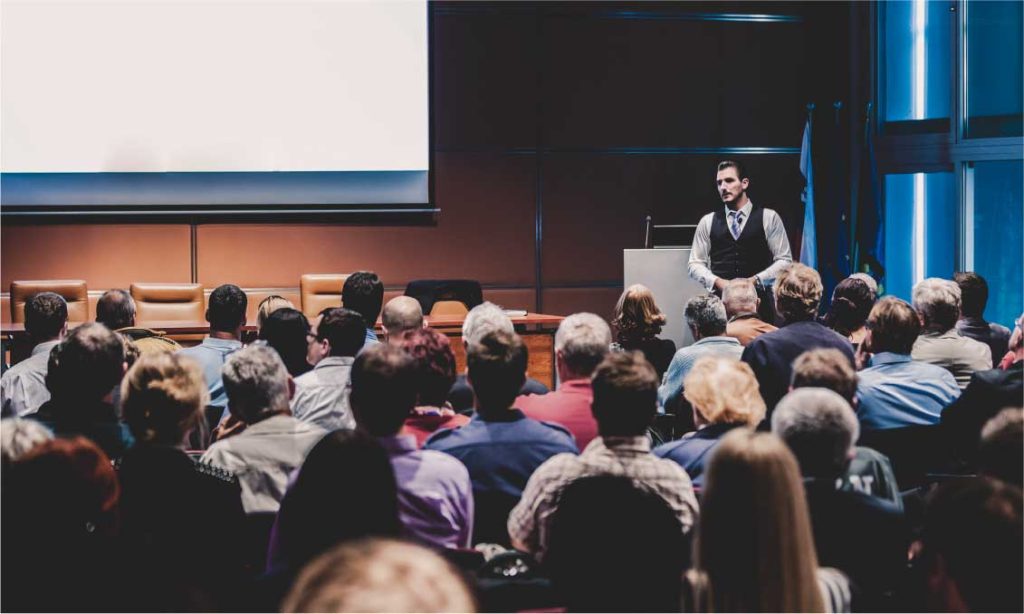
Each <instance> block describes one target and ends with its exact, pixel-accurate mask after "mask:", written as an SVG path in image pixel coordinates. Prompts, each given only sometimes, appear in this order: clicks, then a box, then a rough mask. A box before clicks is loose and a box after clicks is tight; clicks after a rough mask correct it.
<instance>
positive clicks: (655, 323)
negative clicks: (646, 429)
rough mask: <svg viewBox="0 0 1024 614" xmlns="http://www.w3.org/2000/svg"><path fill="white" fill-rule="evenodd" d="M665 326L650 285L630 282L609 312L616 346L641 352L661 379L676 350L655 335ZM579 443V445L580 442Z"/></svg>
mask: <svg viewBox="0 0 1024 614" xmlns="http://www.w3.org/2000/svg"><path fill="white" fill-rule="evenodd" d="M663 326H665V314H663V313H662V312H661V310H660V309H658V305H657V304H656V303H655V302H654V294H653V293H651V290H650V288H648V287H647V286H644V285H642V284H633V285H632V286H630V287H628V288H626V291H625V292H623V293H622V296H620V297H619V302H617V303H616V304H615V312H614V313H613V315H612V328H614V329H615V343H617V344H618V348H617V349H621V350H625V351H627V352H632V351H637V350H639V351H640V352H643V354H644V358H646V359H647V362H649V363H651V366H653V367H654V371H655V372H656V373H657V374H658V379H659V380H660V379H661V378H662V376H664V375H665V370H666V369H668V364H669V363H670V362H672V357H673V356H674V355H675V353H676V343H675V341H672V340H671V339H662V338H660V337H658V335H659V334H660V333H661V329H662V327H663ZM581 445H582V444H581Z"/></svg>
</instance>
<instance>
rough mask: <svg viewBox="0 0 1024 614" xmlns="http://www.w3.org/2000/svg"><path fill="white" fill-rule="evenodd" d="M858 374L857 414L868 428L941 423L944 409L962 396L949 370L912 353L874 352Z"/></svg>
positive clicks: (862, 423) (863, 426) (861, 422)
mask: <svg viewBox="0 0 1024 614" xmlns="http://www.w3.org/2000/svg"><path fill="white" fill-rule="evenodd" d="M858 375H859V377H858V382H857V400H858V406H857V417H858V418H859V419H860V424H861V427H862V428H865V429H892V428H900V427H904V426H914V425H920V424H926V425H927V424H938V423H939V416H940V415H941V414H942V410H943V408H945V407H946V406H947V405H949V404H950V403H952V402H953V401H955V400H956V399H957V397H959V396H960V388H959V387H958V386H957V383H956V379H954V378H953V375H952V374H951V373H950V372H949V371H947V370H946V369H943V368H942V367H939V366H936V365H933V364H929V363H926V362H921V361H918V360H913V359H912V358H911V357H910V355H909V354H895V353H893V352H880V353H878V354H875V355H874V356H873V357H872V358H871V366H869V367H868V368H866V369H864V370H863V371H861V372H860V373H859V374H858Z"/></svg>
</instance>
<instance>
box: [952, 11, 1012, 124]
mask: <svg viewBox="0 0 1024 614" xmlns="http://www.w3.org/2000/svg"><path fill="white" fill-rule="evenodd" d="M1022 20H1024V3H1021V2H990V1H985V2H980V1H971V2H968V3H967V127H966V136H967V137H969V138H976V137H995V136H1021V134H1022V133H1024V132H1022V127H1024V124H1022V121H1021V114H1022V112H1024V95H1022V93H1021V92H1022V89H1024V68H1022V61H1021V56H1024V42H1022V29H1024V28H1022V26H1021V21H1022Z"/></svg>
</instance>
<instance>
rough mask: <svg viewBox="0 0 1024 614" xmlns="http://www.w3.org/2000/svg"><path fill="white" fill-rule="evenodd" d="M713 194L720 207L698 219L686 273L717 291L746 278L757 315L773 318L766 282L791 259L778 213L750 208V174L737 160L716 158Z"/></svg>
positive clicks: (752, 204) (772, 307)
mask: <svg viewBox="0 0 1024 614" xmlns="http://www.w3.org/2000/svg"><path fill="white" fill-rule="evenodd" d="M716 183H717V185H718V193H719V195H720V196H721V198H722V202H723V203H724V204H725V207H723V208H722V209H719V210H718V211H715V212H714V213H708V214H707V215H705V216H704V217H703V218H701V220H700V223H699V224H698V225H697V232H696V234H694V237H693V249H692V250H691V251H690V262H689V272H690V277H691V278H693V279H694V280H695V281H696V282H697V283H699V284H701V285H702V286H704V287H705V288H707V290H708V291H709V292H714V293H715V294H718V295H719V296H721V294H722V290H723V289H724V288H725V284H726V283H727V282H728V281H729V280H732V279H737V278H748V279H750V281H751V282H752V283H753V284H754V287H755V288H757V292H758V296H759V298H760V299H761V305H760V307H761V311H762V312H763V313H760V316H761V319H762V320H764V321H766V322H769V323H772V322H773V321H774V320H775V313H774V312H775V310H774V302H775V301H774V300H773V297H772V295H771V286H772V283H773V282H774V281H775V277H776V276H777V275H778V274H779V271H781V270H782V269H783V268H784V267H785V266H786V265H787V264H789V263H790V262H792V261H793V256H792V253H791V252H790V249H789V239H788V238H787V237H786V229H785V227H783V225H782V218H780V217H779V214H778V213H776V212H775V211H773V210H772V209H763V208H761V207H754V203H753V202H751V200H750V198H748V197H747V187H748V186H749V185H750V179H749V178H748V177H747V173H746V170H745V169H744V168H743V165H742V164H740V163H739V162H735V161H732V160H725V161H723V162H719V163H718V176H717V178H716Z"/></svg>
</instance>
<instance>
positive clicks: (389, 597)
mask: <svg viewBox="0 0 1024 614" xmlns="http://www.w3.org/2000/svg"><path fill="white" fill-rule="evenodd" d="M281 611H282V612H475V611H476V606H475V604H474V602H473V596H472V594H471V593H470V591H469V588H468V587H467V586H466V584H465V582H464V581H463V580H462V578H461V577H460V576H459V573H458V571H456V570H455V569H454V568H452V566H451V565H450V564H449V563H448V562H447V561H445V560H444V559H443V558H441V557H440V556H438V555H437V554H435V553H433V552H431V551H429V550H427V549H425V548H421V547H419V546H414V545H412V544H406V543H402V542H399V541H394V540H385V539H367V540H362V541H359V542H354V543H351V544H344V545H341V546H338V547H337V548H335V549H334V550H331V551H330V552H327V553H325V554H324V555H323V556H321V557H319V558H318V559H316V560H315V561H313V562H312V563H310V564H309V565H308V566H307V567H306V568H305V569H303V571H302V574H301V575H300V576H299V578H298V580H297V581H296V582H295V586H294V587H293V588H292V590H291V592H290V593H289V594H288V597H287V598H286V599H285V601H284V605H283V608H282V610H281Z"/></svg>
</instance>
